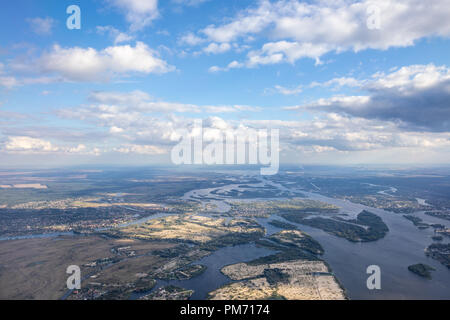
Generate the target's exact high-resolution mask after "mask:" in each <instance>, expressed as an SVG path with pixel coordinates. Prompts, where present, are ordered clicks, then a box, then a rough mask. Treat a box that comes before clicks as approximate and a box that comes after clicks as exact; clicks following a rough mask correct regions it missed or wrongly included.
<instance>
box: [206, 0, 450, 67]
mask: <svg viewBox="0 0 450 320" xmlns="http://www.w3.org/2000/svg"><path fill="white" fill-rule="evenodd" d="M373 5H375V6H377V7H378V8H379V9H380V17H379V18H380V23H381V24H380V29H379V30H377V29H373V28H369V27H368V26H367V21H368V19H369V18H370V15H369V14H368V13H367V9H368V8H369V7H370V6H373ZM449 16H450V6H449V3H448V0H430V1H427V2H424V1H422V0H395V1H394V0H380V1H376V2H374V1H372V0H362V1H356V0H352V1H351V0H337V1H324V0H315V1H312V2H304V1H298V0H279V1H274V2H270V1H268V0H262V1H260V2H259V4H258V5H257V6H256V7H252V8H250V9H246V10H244V11H242V12H241V13H239V14H238V15H237V16H236V17H235V18H233V19H232V20H231V22H228V21H227V22H226V23H223V24H222V25H210V26H207V27H206V28H204V29H203V30H201V31H200V33H202V34H204V35H205V37H206V38H207V39H208V40H209V41H213V42H219V43H221V42H232V41H238V40H239V39H245V38H246V37H248V36H249V35H250V36H254V35H256V36H263V35H269V36H268V38H269V39H270V40H271V41H270V42H267V43H265V44H264V45H263V46H262V48H261V49H259V50H253V51H251V52H250V53H249V54H248V57H247V61H246V62H245V64H246V66H248V67H255V66H257V65H264V64H275V63H281V62H289V63H293V62H295V61H297V60H298V59H301V58H312V59H315V60H316V63H319V64H320V63H321V62H320V57H321V56H323V55H324V54H326V53H328V52H337V53H339V52H343V51H349V50H353V51H360V50H365V49H378V50H386V49H389V48H392V47H406V46H411V45H414V43H415V42H416V41H417V40H419V39H422V38H427V37H433V36H440V37H445V38H447V37H449V36H450V20H449V19H448V17H449ZM263 32H264V34H263Z"/></svg>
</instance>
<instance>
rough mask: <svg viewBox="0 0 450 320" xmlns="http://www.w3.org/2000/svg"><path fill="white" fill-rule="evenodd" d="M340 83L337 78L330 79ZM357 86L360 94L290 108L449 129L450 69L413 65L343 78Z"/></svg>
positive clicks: (435, 128)
mask: <svg viewBox="0 0 450 320" xmlns="http://www.w3.org/2000/svg"><path fill="white" fill-rule="evenodd" d="M331 82H337V83H339V79H335V80H331ZM344 83H346V84H353V85H355V86H360V88H361V90H363V91H364V92H365V94H364V95H359V96H343V95H337V96H334V97H332V98H323V99H319V100H317V101H314V102H313V103H310V104H307V105H303V106H297V107H292V108H290V109H309V110H321V111H328V112H338V113H343V114H348V115H351V116H355V117H362V118H366V119H380V120H387V121H396V122H397V123H398V124H399V125H400V126H402V127H406V128H410V129H414V130H425V131H450V106H449V101H450V69H449V68H448V67H446V66H435V65H434V64H429V65H412V66H406V67H402V68H400V69H398V70H396V71H393V72H391V73H389V74H384V73H377V74H375V75H373V77H372V78H371V79H366V80H362V81H350V82H349V81H344Z"/></svg>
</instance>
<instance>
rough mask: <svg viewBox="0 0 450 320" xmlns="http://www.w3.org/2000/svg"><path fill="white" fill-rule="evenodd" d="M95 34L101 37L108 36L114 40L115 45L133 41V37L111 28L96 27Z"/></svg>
mask: <svg viewBox="0 0 450 320" xmlns="http://www.w3.org/2000/svg"><path fill="white" fill-rule="evenodd" d="M97 33H99V34H101V35H104V34H108V35H109V36H110V37H111V38H113V39H114V44H115V45H116V44H119V43H123V42H130V41H132V40H133V39H134V36H132V35H129V34H127V33H124V32H120V31H119V30H117V29H116V28H114V27H112V26H97Z"/></svg>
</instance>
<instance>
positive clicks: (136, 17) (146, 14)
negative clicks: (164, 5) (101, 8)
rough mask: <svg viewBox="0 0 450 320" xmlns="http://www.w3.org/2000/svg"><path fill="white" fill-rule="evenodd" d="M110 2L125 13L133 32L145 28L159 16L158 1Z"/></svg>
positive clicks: (121, 0) (127, 0)
mask: <svg viewBox="0 0 450 320" xmlns="http://www.w3.org/2000/svg"><path fill="white" fill-rule="evenodd" d="M109 2H110V3H111V4H112V5H113V6H115V7H117V8H119V9H120V10H122V11H123V12H124V14H125V17H126V20H127V21H128V22H129V23H130V30H131V31H138V30H141V29H143V28H145V27H146V26H148V25H149V24H150V23H151V22H152V21H153V20H154V19H156V18H158V16H159V12H158V0H109Z"/></svg>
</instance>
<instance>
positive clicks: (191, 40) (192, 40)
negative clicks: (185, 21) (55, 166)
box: [178, 32, 206, 46]
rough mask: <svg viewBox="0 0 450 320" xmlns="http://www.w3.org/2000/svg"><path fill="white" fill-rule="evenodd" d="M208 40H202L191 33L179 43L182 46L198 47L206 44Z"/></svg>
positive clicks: (184, 36)
mask: <svg viewBox="0 0 450 320" xmlns="http://www.w3.org/2000/svg"><path fill="white" fill-rule="evenodd" d="M205 41H206V40H205V39H202V38H200V37H198V36H196V35H195V34H193V33H192V32H189V33H187V34H185V35H183V36H182V37H181V38H180V39H179V40H178V42H179V43H180V44H187V45H189V46H197V45H199V44H202V43H204V42H205Z"/></svg>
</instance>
